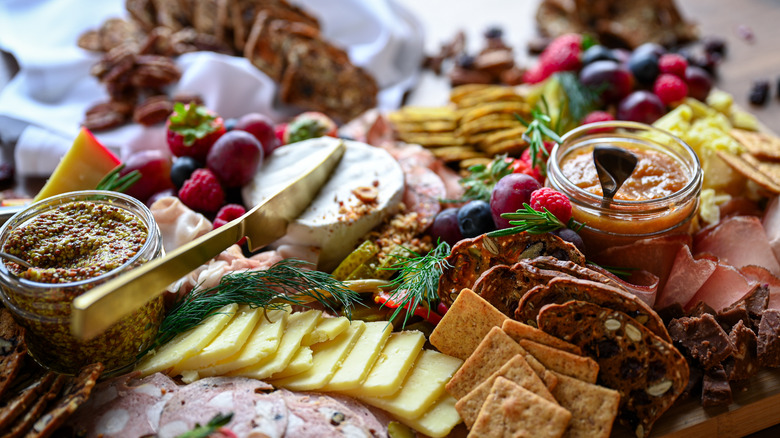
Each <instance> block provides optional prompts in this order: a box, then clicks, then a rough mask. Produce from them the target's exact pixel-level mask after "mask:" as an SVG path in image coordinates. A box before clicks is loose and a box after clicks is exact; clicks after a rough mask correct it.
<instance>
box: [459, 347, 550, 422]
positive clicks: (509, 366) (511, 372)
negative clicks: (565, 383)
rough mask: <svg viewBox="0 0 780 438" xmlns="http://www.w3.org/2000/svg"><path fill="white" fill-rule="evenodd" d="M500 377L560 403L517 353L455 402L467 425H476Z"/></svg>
mask: <svg viewBox="0 0 780 438" xmlns="http://www.w3.org/2000/svg"><path fill="white" fill-rule="evenodd" d="M498 377H504V378H506V379H509V380H511V381H512V382H515V383H516V384H518V385H520V386H522V387H523V388H525V389H527V390H529V391H531V392H533V393H534V394H536V395H538V396H539V397H542V398H544V399H546V400H548V401H551V402H553V403H556V404H557V403H558V402H557V401H556V400H555V397H553V395H552V394H551V393H550V391H549V390H548V389H547V387H546V386H545V384H544V382H542V379H540V378H539V376H538V375H536V373H535V372H534V370H533V369H531V366H530V365H528V362H526V361H525V359H523V357H522V356H520V355H517V356H515V357H513V358H512V360H510V361H509V362H507V363H505V364H504V366H502V367H501V369H499V370H498V371H496V372H495V373H493V374H491V375H490V377H488V379H487V380H485V381H484V382H482V383H480V384H479V386H477V387H476V388H474V390H472V391H471V392H469V393H468V394H466V396H465V397H463V398H461V399H460V400H458V402H457V403H455V410H457V411H458V414H460V417H461V418H462V419H463V422H464V423H466V426H468V427H471V426H473V425H474V422H475V421H476V420H477V415H479V410H480V409H481V408H482V405H483V404H484V403H485V400H486V399H487V397H488V394H490V388H492V387H493V383H494V382H495V381H496V379H497V378H498Z"/></svg>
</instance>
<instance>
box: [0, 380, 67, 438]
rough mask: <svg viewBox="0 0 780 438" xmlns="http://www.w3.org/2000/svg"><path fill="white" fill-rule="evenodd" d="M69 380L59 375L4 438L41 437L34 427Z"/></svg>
mask: <svg viewBox="0 0 780 438" xmlns="http://www.w3.org/2000/svg"><path fill="white" fill-rule="evenodd" d="M67 380H68V378H67V376H65V375H62V374H59V375H57V377H56V378H55V379H54V381H53V382H52V384H51V385H50V386H48V387H46V388H44V392H43V393H42V394H41V396H40V397H39V398H38V399H37V400H35V402H33V403H32V404H31V405H30V406H29V408H28V409H27V410H26V411H25V412H24V413H23V415H21V416H19V418H17V419H16V422H14V423H13V424H12V425H11V427H10V428H9V429H8V432H7V434H6V435H3V438H16V437H21V436H25V437H37V436H40V435H37V434H34V433H33V431H32V427H33V426H34V424H35V422H36V421H38V419H39V418H40V416H41V415H42V414H43V413H44V412H46V408H47V406H48V405H49V403H50V402H51V401H52V400H54V399H56V398H57V394H59V392H60V389H62V386H63V385H64V384H65V382H66V381H67Z"/></svg>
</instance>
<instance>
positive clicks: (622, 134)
mask: <svg viewBox="0 0 780 438" xmlns="http://www.w3.org/2000/svg"><path fill="white" fill-rule="evenodd" d="M599 145H603V146H612V147H618V148H621V149H625V150H627V151H629V152H631V153H632V154H633V155H634V156H636V157H637V159H638V161H637V166H636V168H635V169H634V171H633V173H632V174H631V176H630V177H629V179H627V180H626V182H625V183H624V184H623V186H622V187H621V188H620V189H619V190H618V191H617V192H616V193H615V196H614V198H613V199H612V200H609V201H605V200H604V198H603V196H602V192H601V185H600V183H599V179H598V175H597V172H596V169H595V165H594V162H593V153H592V152H593V148H594V147H595V146H599ZM547 185H549V186H551V187H552V188H554V189H555V190H558V191H559V192H561V193H563V194H565V195H566V196H567V197H568V198H569V199H570V200H571V204H572V217H573V218H574V220H576V221H577V222H579V223H581V224H584V226H583V228H582V229H581V230H580V231H579V234H580V236H581V237H582V239H583V241H584V242H585V246H586V248H587V251H588V255H589V258H593V261H595V262H598V253H599V252H600V251H602V250H604V249H606V248H609V247H613V246H621V245H628V244H631V243H633V242H635V241H637V240H640V239H646V238H651V237H658V236H665V235H671V234H676V233H689V232H691V231H692V230H693V228H694V226H695V223H696V221H695V218H696V214H697V210H698V206H699V195H700V192H701V185H702V170H701V165H700V164H699V158H698V157H697V155H696V152H694V151H693V149H691V147H690V146H688V145H687V144H686V143H685V142H683V141H682V140H681V139H679V138H677V137H675V136H673V135H672V134H669V133H667V132H665V131H662V130H660V129H656V128H654V127H652V126H649V125H645V124H641V123H634V122H600V123H592V124H588V125H584V126H581V127H579V128H576V129H574V130H572V131H570V132H568V133H567V134H566V135H565V136H564V137H563V139H562V142H561V144H560V145H558V146H556V147H555V148H554V149H553V151H552V153H551V154H550V159H549V161H548V177H547Z"/></svg>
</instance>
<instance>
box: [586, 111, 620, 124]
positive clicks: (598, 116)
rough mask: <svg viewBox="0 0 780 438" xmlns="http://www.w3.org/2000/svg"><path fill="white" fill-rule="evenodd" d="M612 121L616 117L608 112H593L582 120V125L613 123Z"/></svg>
mask: <svg viewBox="0 0 780 438" xmlns="http://www.w3.org/2000/svg"><path fill="white" fill-rule="evenodd" d="M612 120H615V116H613V115H612V114H610V113H608V112H606V111H592V112H590V113H588V114H587V115H586V116H585V117H584V118H583V119H582V123H581V125H587V124H590V123H597V122H611V121H612Z"/></svg>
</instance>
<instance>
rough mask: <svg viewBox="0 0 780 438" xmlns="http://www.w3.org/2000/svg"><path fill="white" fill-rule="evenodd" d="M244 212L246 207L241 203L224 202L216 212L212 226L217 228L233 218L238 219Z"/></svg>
mask: <svg viewBox="0 0 780 438" xmlns="http://www.w3.org/2000/svg"><path fill="white" fill-rule="evenodd" d="M244 213H246V209H245V208H244V206H243V205H239V204H226V205H224V206H222V208H220V209H219V211H218V212H217V217H215V218H214V228H215V229H216V228H219V227H221V226H222V225H225V224H226V223H228V222H230V221H232V220H234V219H238V218H240V217H241V216H243V215H244Z"/></svg>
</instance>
